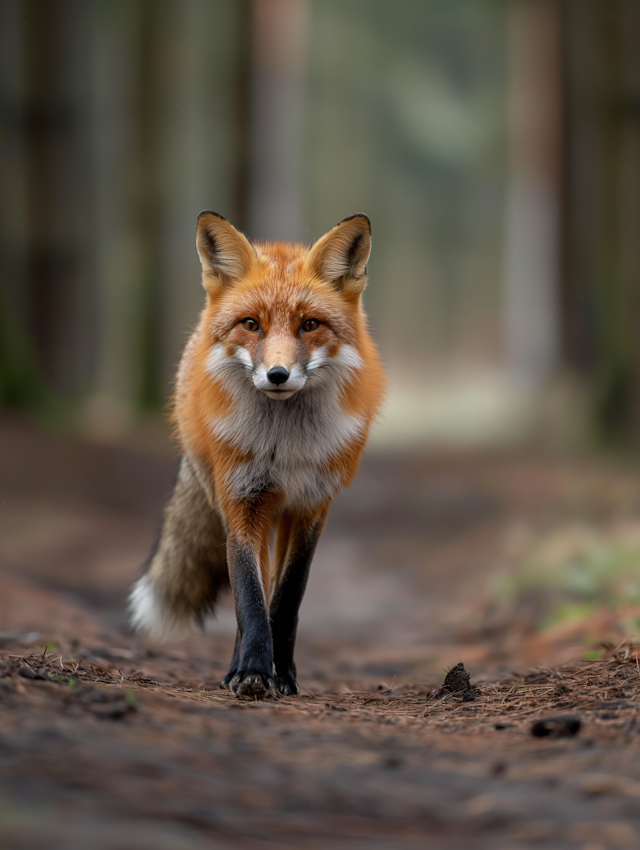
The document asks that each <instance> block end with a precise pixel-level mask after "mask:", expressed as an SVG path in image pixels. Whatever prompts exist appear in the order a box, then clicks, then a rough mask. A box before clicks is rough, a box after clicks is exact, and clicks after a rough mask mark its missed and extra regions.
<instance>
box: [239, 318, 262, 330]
mask: <svg viewBox="0 0 640 850" xmlns="http://www.w3.org/2000/svg"><path fill="white" fill-rule="evenodd" d="M242 327H243V328H244V329H245V330H246V331H259V330H260V325H259V324H258V323H257V322H256V320H255V319H252V318H251V317H250V316H247V318H246V319H243V320H242Z"/></svg>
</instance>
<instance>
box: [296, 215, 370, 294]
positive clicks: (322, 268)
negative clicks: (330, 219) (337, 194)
mask: <svg viewBox="0 0 640 850" xmlns="http://www.w3.org/2000/svg"><path fill="white" fill-rule="evenodd" d="M370 253H371V222H370V221H369V219H368V217H367V216H366V215H365V214H364V213H356V214H355V215H351V216H349V218H345V219H344V220H343V221H341V222H340V224H336V226H335V227H334V228H332V229H331V230H330V231H329V232H328V233H325V235H324V236H323V237H321V238H320V239H318V241H317V242H316V244H315V245H314V246H313V248H312V249H311V252H310V253H309V257H308V259H307V265H308V267H309V269H310V270H311V271H312V273H313V274H315V275H317V276H318V277H320V278H322V280H326V281H329V282H330V283H332V284H333V286H334V287H335V288H336V289H337V290H338V291H339V292H342V293H344V294H345V295H355V294H359V293H361V292H362V290H363V289H364V288H365V286H366V285H367V260H368V259H369V254H370Z"/></svg>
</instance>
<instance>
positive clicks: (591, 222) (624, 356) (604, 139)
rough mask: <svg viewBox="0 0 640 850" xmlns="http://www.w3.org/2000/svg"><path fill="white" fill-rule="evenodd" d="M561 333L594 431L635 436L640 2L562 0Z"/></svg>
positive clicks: (638, 407) (639, 395) (638, 423)
mask: <svg viewBox="0 0 640 850" xmlns="http://www.w3.org/2000/svg"><path fill="white" fill-rule="evenodd" d="M563 25H564V26H563V31H564V42H565V50H564V55H565V97H566V104H567V110H566V122H565V138H566V146H565V161H566V172H565V181H564V202H563V237H564V242H563V248H564V250H563V254H564V262H563V270H564V274H563V285H562V290H561V294H562V305H563V310H562V317H563V320H562V329H563V334H562V336H563V343H564V345H563V350H564V360H565V363H566V364H567V366H568V367H569V368H570V369H571V370H572V371H573V372H574V374H577V375H579V376H580V377H582V378H583V380H584V381H585V382H586V383H587V385H590V386H592V387H594V394H593V413H594V423H595V426H596V429H597V432H598V433H599V435H600V436H602V437H606V438H609V439H614V440H618V441H624V442H628V441H632V442H635V443H636V444H637V443H638V442H639V441H640V344H639V342H638V333H637V330H636V328H635V324H636V321H637V317H638V315H639V309H638V308H639V307H640V238H639V234H640V5H639V4H638V3H637V2H635V0H609V1H608V2H607V3H606V4H604V3H602V2H600V0H568V2H566V3H565V4H564V17H563Z"/></svg>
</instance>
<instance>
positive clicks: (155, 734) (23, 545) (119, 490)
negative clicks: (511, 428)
mask: <svg viewBox="0 0 640 850" xmlns="http://www.w3.org/2000/svg"><path fill="white" fill-rule="evenodd" d="M174 465H175V464H174V459H173V458H172V456H171V451H170V449H169V448H168V447H167V444H166V439H165V438H164V436H162V435H160V436H158V437H157V439H156V438H155V437H153V435H151V436H149V435H147V436H146V437H145V439H141V440H139V441H138V442H137V443H134V442H132V443H131V444H130V445H127V446H126V447H122V446H120V447H105V446H96V445H91V444H88V443H83V442H78V441H75V442H74V441H72V440H70V439H69V438H63V437H54V436H52V435H50V434H47V433H45V432H43V431H42V430H39V429H37V428H35V427H34V426H33V425H29V424H27V423H26V422H24V421H22V420H18V419H12V418H7V417H5V418H4V419H1V420H0V847H2V848H7V850H14V849H15V850H17V848H21V849H22V848H25V850H32V848H33V850H36V848H37V850H41V848H47V850H58V848H60V850H76V848H77V850H86V848H91V850H200V848H202V850H204V848H213V847H238V848H256V850H257V848H271V847H274V848H275V847H278V848H280V847H282V848H284V847H292V848H325V847H327V848H328V847H331V848H345V850H346V848H349V850H351V848H353V850H356V848H358V850H360V848H362V850H365V848H366V850H369V848H372V850H376V848H414V847H415V848H418V847H425V846H428V847H430V848H440V847H442V848H487V850H489V848H491V850H503V848H504V850H507V848H509V850H511V848H529V847H531V848H534V847H545V848H574V847H575V848H582V850H598V848H618V847H621V848H625V847H629V848H636V847H639V846H640V661H639V660H638V646H639V645H640V638H638V637H635V636H634V635H638V634H640V566H639V564H640V474H639V473H640V469H638V468H636V467H634V466H633V465H629V464H627V465H620V464H617V465H614V464H612V463H605V462H603V461H602V460H594V459H585V458H579V457H573V458H570V457H551V456H549V455H546V456H544V455H537V456H533V455H522V454H513V453H500V454H495V453H494V454H490V453H486V454H462V453H457V454H453V453H452V454H439V455H436V454H430V453H417V452H409V451H407V452H402V453H397V454H376V453H372V454H370V455H369V456H368V457H367V458H366V459H365V461H364V462H363V465H362V469H361V472H360V474H359V476H358V479H357V481H356V483H355V484H354V485H353V487H352V488H351V489H350V490H349V491H348V492H346V493H345V494H343V495H341V496H340V498H339V499H338V500H336V503H335V505H334V506H333V508H332V513H331V517H330V521H329V523H328V526H327V530H326V533H325V536H324V537H323V540H322V542H321V545H320V547H319V550H318V553H317V556H316V560H315V563H314V566H313V569H312V577H311V580H310V583H309V588H308V592H307V596H306V598H305V601H304V603H303V608H302V611H301V624H300V632H299V639H298V651H297V663H298V673H299V681H300V684H301V687H302V695H301V696H300V697H296V698H292V697H287V698H285V697H283V698H280V699H274V700H269V701H260V702H251V701H244V700H238V699H236V698H235V697H234V696H233V695H231V694H230V693H229V692H227V691H222V690H220V689H219V687H218V684H219V682H220V679H221V678H222V676H223V675H224V674H225V672H226V666H225V665H226V664H228V662H229V659H230V656H231V649H232V643H233V628H234V624H233V613H232V609H231V607H230V604H229V602H228V601H227V602H226V603H225V604H224V605H223V606H222V607H221V610H220V612H219V615H218V617H217V618H216V620H215V621H214V622H213V623H212V624H211V626H210V627H208V628H207V633H206V634H197V635H194V636H193V637H191V638H189V639H187V640H185V641H182V642H181V643H179V644H168V645H162V644H158V643H153V642H151V641H146V640H143V639H141V638H140V637H138V636H135V635H132V634H131V633H130V631H129V630H128V627H127V621H126V596H127V592H128V588H129V587H130V585H131V583H132V582H133V581H134V580H135V578H136V577H137V576H138V575H139V572H140V569H141V564H142V562H143V561H144V559H145V557H146V554H147V552H148V550H149V548H150V545H151V542H152V540H153V537H154V534H155V533H156V531H157V525H158V517H159V514H160V511H161V508H162V504H163V502H164V500H165V498H166V495H167V493H168V491H169V489H170V486H171V481H172V476H173V468H174ZM636 628H637V631H634V629H636ZM459 662H463V663H464V665H465V667H466V669H467V671H468V672H469V673H470V675H471V686H470V687H469V688H466V689H464V688H463V690H461V691H459V692H456V691H455V689H451V690H442V689H441V688H442V685H443V680H444V677H445V673H446V671H447V670H449V669H450V668H453V667H454V666H455V665H456V664H458V663H459ZM463 686H464V681H463ZM558 717H560V718H564V719H561V720H554V718H558ZM534 733H535V734H534Z"/></svg>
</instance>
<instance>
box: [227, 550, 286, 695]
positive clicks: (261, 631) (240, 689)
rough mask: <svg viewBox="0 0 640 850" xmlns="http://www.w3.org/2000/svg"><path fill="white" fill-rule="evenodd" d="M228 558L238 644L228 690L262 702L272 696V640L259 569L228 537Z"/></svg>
mask: <svg viewBox="0 0 640 850" xmlns="http://www.w3.org/2000/svg"><path fill="white" fill-rule="evenodd" d="M227 559H228V563H229V578H230V579H231V588H232V590H233V597H234V601H235V607H236V617H237V620H238V633H239V635H238V637H239V641H240V647H239V652H238V654H237V668H236V670H235V672H234V674H233V676H232V677H231V679H230V680H229V683H228V684H229V690H231V691H232V692H233V693H234V694H236V695H237V696H246V697H253V698H254V699H262V698H263V697H265V696H267V695H269V694H275V682H274V678H273V673H274V669H273V641H272V639H271V630H270V628H269V616H268V613H267V604H266V599H265V595H264V590H263V586H262V582H261V580H260V572H259V570H260V566H259V564H258V562H257V559H256V557H255V554H254V553H253V551H252V550H251V548H250V547H249V546H247V545H246V544H245V543H243V542H241V541H239V540H238V539H237V538H234V537H231V536H230V537H229V538H228V540H227ZM235 661H236V654H235V653H234V662H235Z"/></svg>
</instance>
